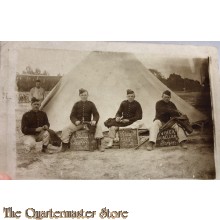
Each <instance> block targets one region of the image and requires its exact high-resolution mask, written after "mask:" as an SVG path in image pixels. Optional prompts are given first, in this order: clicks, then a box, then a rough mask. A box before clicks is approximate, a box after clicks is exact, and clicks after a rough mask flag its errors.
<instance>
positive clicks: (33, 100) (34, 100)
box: [31, 97, 40, 104]
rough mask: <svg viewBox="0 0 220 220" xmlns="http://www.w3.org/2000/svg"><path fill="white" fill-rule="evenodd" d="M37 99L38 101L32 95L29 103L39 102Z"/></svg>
mask: <svg viewBox="0 0 220 220" xmlns="http://www.w3.org/2000/svg"><path fill="white" fill-rule="evenodd" d="M39 101H40V100H39V99H37V98H35V97H33V98H32V99H31V104H33V103H34V102H39Z"/></svg>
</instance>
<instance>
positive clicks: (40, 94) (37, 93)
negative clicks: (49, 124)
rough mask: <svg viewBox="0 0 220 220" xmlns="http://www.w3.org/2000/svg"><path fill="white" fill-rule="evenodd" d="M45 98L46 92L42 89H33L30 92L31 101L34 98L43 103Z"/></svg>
mask: <svg viewBox="0 0 220 220" xmlns="http://www.w3.org/2000/svg"><path fill="white" fill-rule="evenodd" d="M44 96H45V90H44V89H43V88H42V87H40V88H37V87H33V88H32V89H31V90H30V100H31V99H32V98H33V97H34V98H36V99H38V100H40V102H42V101H43V100H44Z"/></svg>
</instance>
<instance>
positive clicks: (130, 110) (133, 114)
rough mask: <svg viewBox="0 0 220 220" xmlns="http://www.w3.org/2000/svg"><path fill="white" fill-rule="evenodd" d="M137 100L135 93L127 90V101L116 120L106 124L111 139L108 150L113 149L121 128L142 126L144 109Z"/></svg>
mask: <svg viewBox="0 0 220 220" xmlns="http://www.w3.org/2000/svg"><path fill="white" fill-rule="evenodd" d="M134 99H135V93H134V91H132V90H130V89H128V90H127V100H124V101H123V102H122V103H121V105H120V107H119V109H118V111H117V113H116V116H115V117H116V118H115V119H113V120H110V119H108V120H107V121H106V122H105V126H107V127H110V128H109V138H110V141H109V143H108V145H107V147H106V148H111V147H112V145H113V141H114V139H115V137H116V132H117V131H118V129H119V127H128V126H129V127H131V128H139V127H140V126H141V123H140V121H138V120H141V119H142V108H141V105H140V103H139V102H137V101H136V100H134ZM109 122H110V123H109Z"/></svg>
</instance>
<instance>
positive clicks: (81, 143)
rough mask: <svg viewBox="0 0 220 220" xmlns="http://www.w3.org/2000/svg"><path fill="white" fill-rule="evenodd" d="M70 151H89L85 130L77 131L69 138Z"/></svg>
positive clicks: (87, 136)
mask: <svg viewBox="0 0 220 220" xmlns="http://www.w3.org/2000/svg"><path fill="white" fill-rule="evenodd" d="M70 149H73V150H76V151H89V133H88V131H87V130H79V131H76V132H74V133H73V135H72V136H71V138H70ZM94 150H95V149H94Z"/></svg>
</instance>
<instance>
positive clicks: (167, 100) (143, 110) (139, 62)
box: [15, 42, 216, 180]
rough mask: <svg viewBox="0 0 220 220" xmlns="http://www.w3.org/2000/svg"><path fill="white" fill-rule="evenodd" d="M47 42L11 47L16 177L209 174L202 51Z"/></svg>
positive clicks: (209, 120) (210, 136)
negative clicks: (14, 98)
mask: <svg viewBox="0 0 220 220" xmlns="http://www.w3.org/2000/svg"><path fill="white" fill-rule="evenodd" d="M72 44H73V43H72ZM80 44H81V45H82V44H83V42H81V43H80ZM106 44H108V43H106ZM131 44H132V43H131ZM51 45H53V44H52V43H51V44H50V47H49V48H48V47H39V46H38V47H34V46H26V47H24V46H23V47H20V48H19V49H18V50H16V77H15V78H16V79H15V80H16V83H15V84H16V86H15V93H16V110H15V116H16V179H72V180H101V179H106V180H108V179H112V180H118V179H122V180H132V179H136V180H147V179H215V177H216V171H215V161H214V129H213V127H214V123H213V116H212V115H213V112H212V99H211V90H210V77H209V74H210V73H209V71H210V57H209V56H208V55H207V54H205V53H193V52H192V53H191V51H190V48H189V50H188V51H187V52H186V51H184V52H183V53H181V51H180V50H178V49H177V50H176V52H175V50H173V49H172V50H171V51H170V53H169V48H168V49H167V48H166V53H165V52H164V53H163V52H161V51H160V50H155V51H154V50H149V51H148V50H146V51H143V50H141V51H138V50H131V51H129V50H124V51H123V50H117V49H115V48H117V43H114V47H113V49H112V48H111V47H109V46H106V47H100V46H97V48H96V47H95V48H94V47H91V48H89V47H84V48H83V47H82V50H81V49H80V47H79V46H77V47H76V48H74V44H73V46H72V47H71V48H68V47H63V48H62V49H60V48H57V47H54V48H53V46H51ZM65 45H68V43H67V42H66V44H65ZM87 45H89V43H88V42H87ZM102 45H105V43H102ZM118 46H120V43H118ZM119 48H120V47H119ZM161 48H162V47H161ZM194 49H195V48H194ZM194 49H193V50H194ZM193 50H192V51H193ZM152 51H154V52H152Z"/></svg>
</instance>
